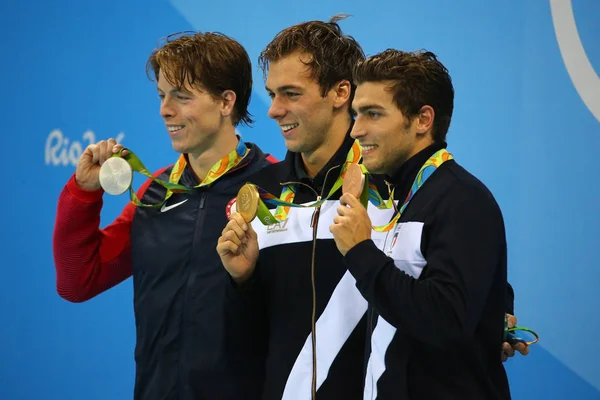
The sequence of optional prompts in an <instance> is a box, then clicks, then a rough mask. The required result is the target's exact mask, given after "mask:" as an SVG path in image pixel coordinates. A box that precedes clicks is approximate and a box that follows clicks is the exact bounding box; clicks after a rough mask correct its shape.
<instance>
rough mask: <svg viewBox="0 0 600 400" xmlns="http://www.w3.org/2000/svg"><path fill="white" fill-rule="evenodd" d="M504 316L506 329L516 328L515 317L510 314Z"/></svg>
mask: <svg viewBox="0 0 600 400" xmlns="http://www.w3.org/2000/svg"><path fill="white" fill-rule="evenodd" d="M506 316H507V317H508V327H509V328H514V327H515V326H517V317H515V316H514V315H511V314H506Z"/></svg>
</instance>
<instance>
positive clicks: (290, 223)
mask: <svg viewBox="0 0 600 400" xmlns="http://www.w3.org/2000/svg"><path fill="white" fill-rule="evenodd" d="M339 19H340V18H338V17H335V18H334V19H332V21H330V22H329V23H326V22H321V21H309V22H306V23H301V24H298V25H295V26H292V27H289V28H287V29H284V30H283V31H281V32H280V33H279V34H278V35H277V36H276V37H275V39H274V40H273V41H272V42H271V43H269V45H267V47H266V48H265V50H263V52H262V53H261V57H260V64H261V67H262V68H263V71H264V72H265V75H266V77H267V79H266V88H267V91H268V92H269V95H270V97H271V99H272V103H271V108H270V109H269V116H270V117H271V118H273V119H274V120H276V121H277V123H278V125H279V126H280V128H281V130H282V135H283V138H284V140H285V143H286V147H287V148H288V153H287V155H286V157H285V160H284V161H282V162H281V163H278V164H275V165H272V166H269V167H267V168H265V169H264V170H262V171H260V172H259V173H257V174H256V175H254V176H252V177H250V179H249V180H248V182H250V184H249V185H247V186H245V187H244V188H243V190H242V191H241V192H240V195H239V196H238V200H237V203H236V208H237V212H234V213H232V215H231V220H230V221H229V223H228V224H227V225H226V226H225V228H224V230H223V232H222V236H221V238H220V239H219V244H218V245H217V251H218V253H219V255H220V256H221V260H222V262H223V264H224V267H225V268H226V269H227V271H228V272H229V273H230V275H231V277H232V279H233V281H234V282H235V284H234V285H232V287H231V292H232V294H231V297H232V298H234V299H236V302H237V304H240V303H244V302H246V304H248V307H247V311H246V313H245V315H255V317H256V319H257V322H256V324H255V326H254V329H255V331H258V332H262V334H263V335H264V336H265V338H266V340H267V342H268V343H267V346H268V356H267V363H266V379H265V388H264V391H263V399H282V398H283V399H297V398H298V399H306V398H315V397H317V398H319V399H339V398H344V399H362V396H363V388H364V369H363V368H364V354H365V342H366V332H367V317H366V315H367V314H366V311H367V302H366V301H365V299H364V298H363V297H362V295H361V293H360V292H359V291H358V290H357V289H356V287H355V281H354V278H353V277H352V275H351V274H350V272H348V271H347V268H346V266H345V265H344V261H343V257H342V255H341V254H340V253H339V251H338V250H337V247H336V244H335V242H334V240H333V239H334V238H333V236H332V234H331V233H330V232H329V226H330V224H332V223H333V219H334V217H335V215H337V206H338V205H339V198H340V195H341V193H340V190H339V189H340V188H341V187H342V186H343V185H344V184H345V185H346V187H345V190H347V191H353V190H357V187H360V185H361V183H362V182H363V179H364V178H363V177H362V175H360V176H356V175H354V176H355V177H356V178H355V179H356V180H357V182H355V183H353V182H346V181H345V179H344V175H346V176H353V175H347V174H352V170H354V171H356V164H357V163H358V162H359V160H360V157H361V156H360V151H361V150H360V148H359V146H358V145H357V143H355V141H354V139H353V138H352V137H351V136H350V132H351V130H352V127H353V118H352V116H351V113H350V104H351V102H352V98H353V95H354V86H353V81H352V69H353V67H354V65H355V64H356V63H357V62H359V61H360V60H363V59H364V54H363V52H362V49H361V48H360V45H359V44H358V43H357V42H356V41H355V40H354V39H353V38H351V37H349V36H346V35H344V34H343V33H342V31H341V29H340V27H339V26H338V24H337V20H339ZM332 60H335V62H332ZM370 183H371V184H372V185H373V186H374V187H375V188H377V189H378V190H379V191H380V192H381V193H385V194H386V197H387V189H386V186H385V185H384V184H383V181H382V180H380V179H376V180H375V181H371V182H370ZM361 190H362V188H361ZM363 192H364V191H363ZM363 200H364V199H363ZM363 205H365V204H364V202H363ZM368 207H369V216H370V217H371V219H372V222H373V223H374V224H375V225H383V224H385V223H386V222H388V221H389V219H390V218H391V217H392V213H393V209H391V208H390V209H378V208H377V207H375V206H373V205H372V204H370V203H369V204H368ZM269 209H271V211H269ZM272 209H275V210H274V212H272ZM255 217H256V219H255ZM372 237H373V238H376V240H380V241H381V242H382V244H383V241H384V240H385V237H386V233H385V232H373V235H372ZM508 287H509V296H510V298H509V299H508V300H507V311H509V312H512V302H513V301H512V300H513V299H512V289H511V288H510V285H508ZM500 346H501V338H499V340H498V351H497V356H498V359H500V355H499V353H500Z"/></svg>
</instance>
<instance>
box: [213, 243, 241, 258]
mask: <svg viewBox="0 0 600 400" xmlns="http://www.w3.org/2000/svg"><path fill="white" fill-rule="evenodd" d="M239 248H240V247H239V246H238V245H237V244H235V243H233V242H232V241H230V240H228V241H226V242H223V243H219V244H218V245H217V253H218V254H219V255H221V256H224V255H227V254H229V253H231V254H237V253H238V250H239Z"/></svg>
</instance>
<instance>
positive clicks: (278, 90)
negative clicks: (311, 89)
mask: <svg viewBox="0 0 600 400" xmlns="http://www.w3.org/2000/svg"><path fill="white" fill-rule="evenodd" d="M265 89H267V92H279V93H281V92H285V91H286V90H290V89H291V90H302V88H301V87H299V86H295V85H285V86H281V87H278V88H277V89H276V90H273V89H271V88H269V87H268V86H265Z"/></svg>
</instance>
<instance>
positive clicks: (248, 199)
mask: <svg viewBox="0 0 600 400" xmlns="http://www.w3.org/2000/svg"><path fill="white" fill-rule="evenodd" d="M259 200H260V195H259V194H258V189H256V186H254V185H252V184H250V183H247V184H245V185H244V186H242V187H241V189H240V190H239V192H238V195H237V199H236V202H235V207H236V210H237V212H239V213H240V214H241V216H242V218H244V221H246V223H250V222H252V221H253V220H254V218H255V217H256V213H257V212H258V201H259Z"/></svg>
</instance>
